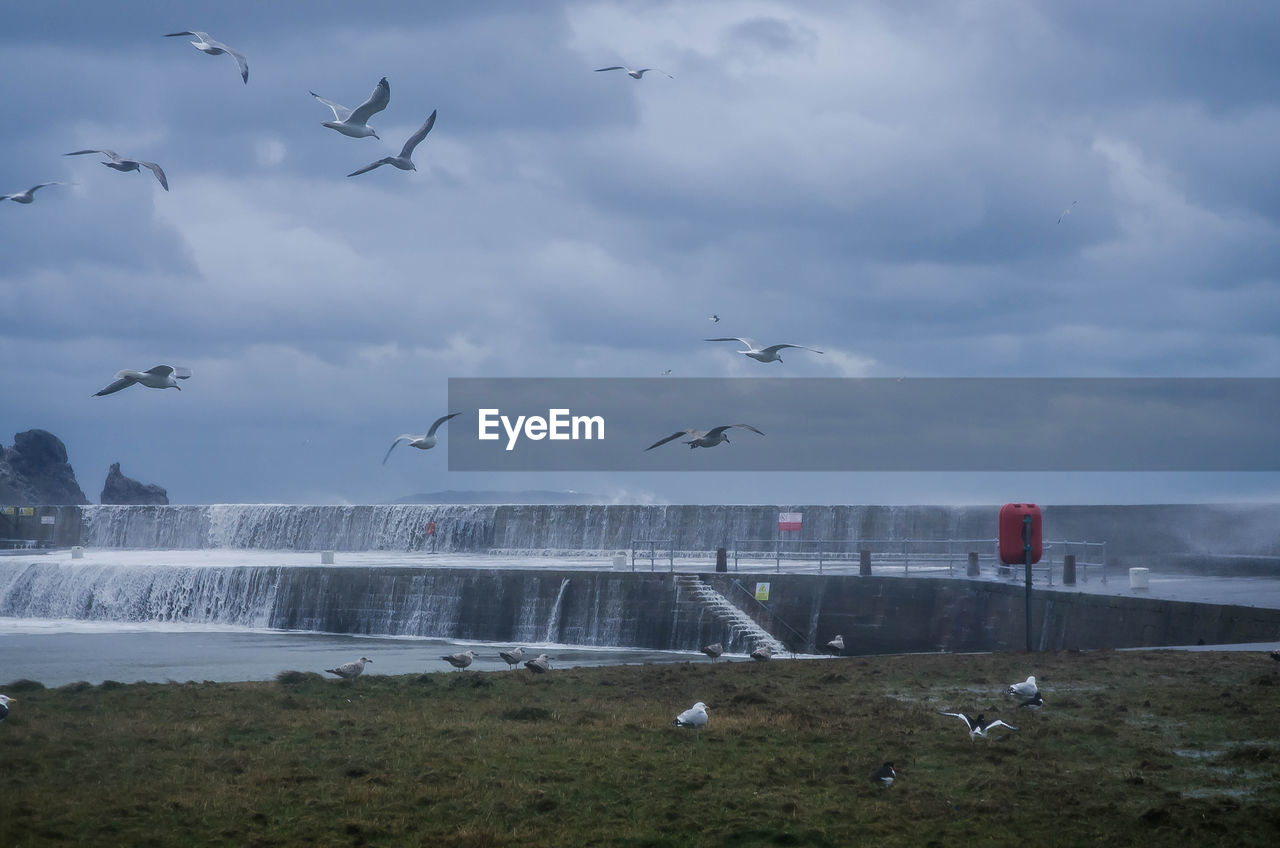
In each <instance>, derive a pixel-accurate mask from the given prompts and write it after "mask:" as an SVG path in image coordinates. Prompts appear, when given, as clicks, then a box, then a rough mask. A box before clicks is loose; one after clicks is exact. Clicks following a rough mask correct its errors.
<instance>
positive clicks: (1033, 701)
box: [1018, 692, 1044, 712]
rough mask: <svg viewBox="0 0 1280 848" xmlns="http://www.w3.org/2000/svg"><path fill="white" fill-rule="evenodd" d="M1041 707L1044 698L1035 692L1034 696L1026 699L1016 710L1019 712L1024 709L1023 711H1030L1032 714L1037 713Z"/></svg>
mask: <svg viewBox="0 0 1280 848" xmlns="http://www.w3.org/2000/svg"><path fill="white" fill-rule="evenodd" d="M1043 706H1044V696H1043V695H1041V694H1040V693H1039V692H1037V693H1035V694H1034V695H1032V696H1031V697H1030V698H1027V699H1026V700H1025V701H1023V702H1022V703H1020V704H1018V709H1020V710H1023V709H1025V710H1030V711H1032V712H1039V711H1040V709H1041V708H1042V707H1043Z"/></svg>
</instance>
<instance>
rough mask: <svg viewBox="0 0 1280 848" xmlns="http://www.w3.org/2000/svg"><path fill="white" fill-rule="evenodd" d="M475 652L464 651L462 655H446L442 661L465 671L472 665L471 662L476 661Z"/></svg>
mask: <svg viewBox="0 0 1280 848" xmlns="http://www.w3.org/2000/svg"><path fill="white" fill-rule="evenodd" d="M475 656H476V652H475V651H463V652H462V653H460V654H445V655H444V656H443V657H441V658H440V659H442V660H444V661H445V662H447V663H448V664H449V665H451V666H453V667H454V668H456V669H464V668H466V667H467V666H469V665H471V661H472V660H473V659H475Z"/></svg>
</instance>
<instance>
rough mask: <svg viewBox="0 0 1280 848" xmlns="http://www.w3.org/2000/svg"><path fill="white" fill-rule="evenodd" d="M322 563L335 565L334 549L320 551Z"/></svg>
mask: <svg viewBox="0 0 1280 848" xmlns="http://www.w3.org/2000/svg"><path fill="white" fill-rule="evenodd" d="M320 564H321V565H333V551H321V552H320Z"/></svg>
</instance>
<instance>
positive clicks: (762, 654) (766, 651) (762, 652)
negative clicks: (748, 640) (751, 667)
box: [751, 643, 773, 662]
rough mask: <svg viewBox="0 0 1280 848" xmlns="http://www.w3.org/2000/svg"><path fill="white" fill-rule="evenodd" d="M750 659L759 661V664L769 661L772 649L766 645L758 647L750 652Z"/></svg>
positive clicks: (771, 657) (771, 656)
mask: <svg viewBox="0 0 1280 848" xmlns="http://www.w3.org/2000/svg"><path fill="white" fill-rule="evenodd" d="M751 659H753V660H759V661H760V662H765V661H766V660H771V659H773V648H771V647H769V645H768V644H767V643H766V644H762V645H759V646H757V647H756V649H755V650H754V651H752V652H751Z"/></svg>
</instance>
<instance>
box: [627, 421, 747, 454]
mask: <svg viewBox="0 0 1280 848" xmlns="http://www.w3.org/2000/svg"><path fill="white" fill-rule="evenodd" d="M730 427H742V428H743V429H745V430H750V431H751V432H753V433H760V431H759V430H757V429H756V428H755V427H752V426H751V425H750V424H723V425H721V426H719V427H712V428H711V429H710V430H681V431H680V432H678V433H672V434H671V435H670V436H667V437H666V438H665V439H659V440H658V441H656V442H654V443H653V444H651V445H649V447H647V448H645V450H647V451H650V450H653V449H654V448H656V447H657V446H658V445H665V444H666V443H667V442H669V441H671V440H673V439H678V438H680V437H681V436H693V438H692V439H690V440H689V441H687V442H685V444H686V445H688V446H689V447H690V448H713V447H715V446H716V445H718V444H720V443H721V442H727V441H729V437H728V436H726V435H725V434H724V431H725V430H728V429H729V428H730ZM760 435H761V436H763V435H764V433H760Z"/></svg>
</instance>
